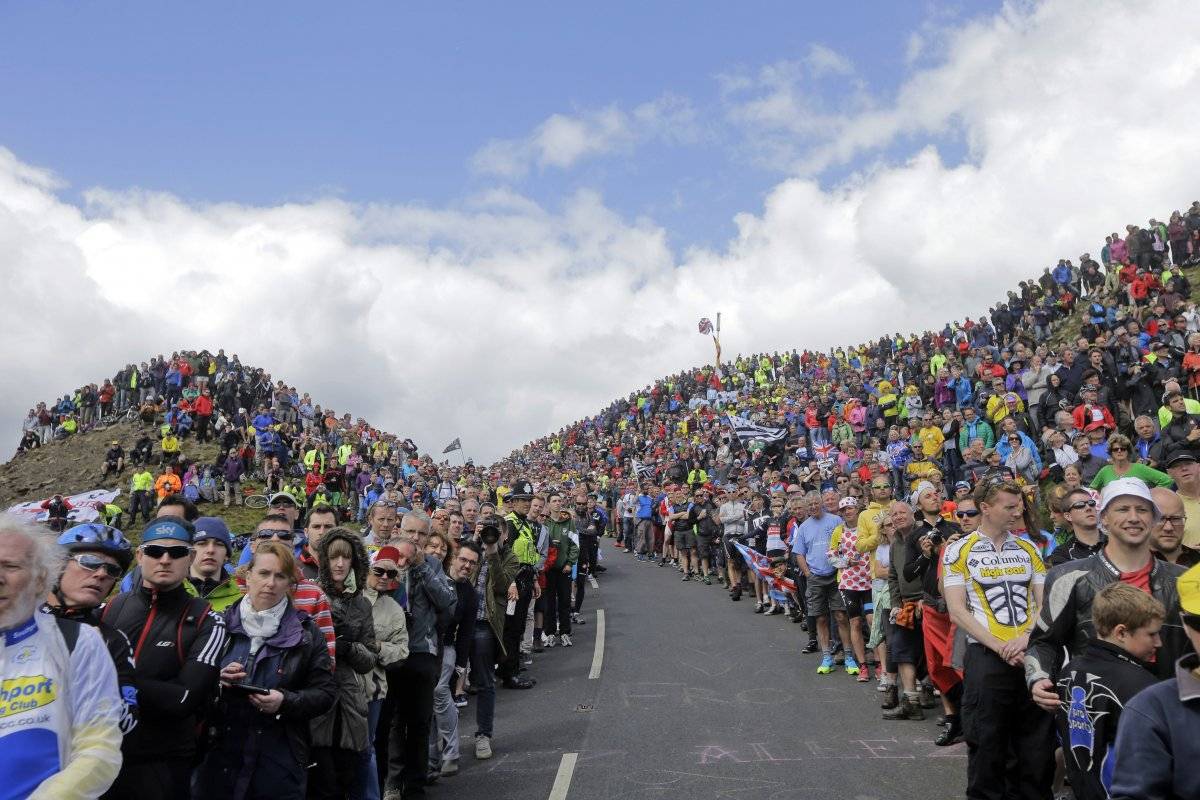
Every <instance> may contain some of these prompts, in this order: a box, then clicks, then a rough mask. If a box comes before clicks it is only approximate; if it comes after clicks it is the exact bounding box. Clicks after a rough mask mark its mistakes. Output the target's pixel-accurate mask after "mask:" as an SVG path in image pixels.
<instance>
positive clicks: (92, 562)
mask: <svg viewBox="0 0 1200 800" xmlns="http://www.w3.org/2000/svg"><path fill="white" fill-rule="evenodd" d="M71 560H72V561H74V562H75V563H76V564H78V565H79V566H80V567H81V568H82V569H85V570H87V571H88V572H95V571H96V570H100V569H102V570H104V574H105V575H107V576H108V577H110V578H112V579H114V580H116V579H117V578H119V577H121V573H122V572H124V570H122V569H121V567H120V566H118V565H116V564H113V563H110V562H108V561H105V560H104V559H103V558H101V557H100V556H98V555H95V554H93V553H81V554H80V555H77V556H71Z"/></svg>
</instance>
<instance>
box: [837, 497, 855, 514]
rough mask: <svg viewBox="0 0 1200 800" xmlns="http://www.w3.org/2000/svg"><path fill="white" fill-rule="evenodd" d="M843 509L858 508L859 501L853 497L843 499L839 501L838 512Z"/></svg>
mask: <svg viewBox="0 0 1200 800" xmlns="http://www.w3.org/2000/svg"><path fill="white" fill-rule="evenodd" d="M843 508H858V500H856V499H855V498H853V497H843V498H842V499H841V500H839V501H838V511H841V510H842V509H843Z"/></svg>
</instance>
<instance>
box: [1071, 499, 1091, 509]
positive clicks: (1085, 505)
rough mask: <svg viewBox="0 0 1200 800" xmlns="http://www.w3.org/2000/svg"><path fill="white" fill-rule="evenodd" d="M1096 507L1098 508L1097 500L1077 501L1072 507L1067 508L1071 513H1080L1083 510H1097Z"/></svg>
mask: <svg viewBox="0 0 1200 800" xmlns="http://www.w3.org/2000/svg"><path fill="white" fill-rule="evenodd" d="M1095 507H1096V501H1095V500H1076V501H1075V502H1074V503H1071V505H1069V506H1067V508H1069V509H1070V510H1071V511H1078V510H1079V509H1081V508H1095Z"/></svg>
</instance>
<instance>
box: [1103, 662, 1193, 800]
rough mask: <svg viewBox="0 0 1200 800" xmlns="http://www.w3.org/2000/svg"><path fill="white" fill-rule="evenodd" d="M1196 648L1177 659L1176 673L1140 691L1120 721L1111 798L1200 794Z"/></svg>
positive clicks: (1128, 705) (1127, 798)
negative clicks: (1194, 650) (1197, 766)
mask: <svg viewBox="0 0 1200 800" xmlns="http://www.w3.org/2000/svg"><path fill="white" fill-rule="evenodd" d="M1197 664H1200V657H1198V656H1197V655H1196V654H1195V653H1191V654H1189V655H1186V656H1184V657H1183V658H1181V659H1179V661H1178V663H1176V665H1175V677H1174V678H1172V679H1171V680H1168V681H1163V682H1162V683H1156V684H1154V685H1153V686H1151V687H1150V688H1148V689H1145V690H1144V691H1142V692H1139V693H1138V695H1137V696H1136V697H1134V698H1133V699H1132V700H1130V701H1129V702H1128V703H1127V704H1126V705H1125V712H1124V713H1123V714H1122V715H1121V724H1120V725H1119V726H1118V727H1117V748H1116V762H1115V765H1114V769H1113V779H1112V786H1111V787H1110V789H1109V794H1110V796H1111V797H1112V800H1135V799H1136V800H1142V798H1149V797H1162V798H1169V797H1180V798H1182V797H1200V770H1198V769H1196V764H1200V736H1197V735H1196V731H1200V679H1197V678H1196V676H1195V675H1193V674H1192V670H1193V669H1194V668H1195V667H1196V666H1197Z"/></svg>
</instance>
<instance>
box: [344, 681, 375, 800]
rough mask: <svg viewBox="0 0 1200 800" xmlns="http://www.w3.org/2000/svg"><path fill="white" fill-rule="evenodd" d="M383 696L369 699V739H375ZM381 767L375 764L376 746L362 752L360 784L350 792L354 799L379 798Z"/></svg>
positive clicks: (370, 799)
mask: <svg viewBox="0 0 1200 800" xmlns="http://www.w3.org/2000/svg"><path fill="white" fill-rule="evenodd" d="M382 707H383V698H382V697H381V698H379V699H378V700H369V701H367V741H368V742H374V741H375V728H376V727H377V726H378V725H379V710H380V709H381V708H382ZM379 795H380V793H379V769H378V767H377V766H376V764H375V748H374V747H368V748H367V749H366V750H365V751H363V753H362V762H361V763H360V764H359V774H358V786H356V787H354V791H353V792H351V793H350V797H351V798H352V799H353V800H379Z"/></svg>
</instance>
